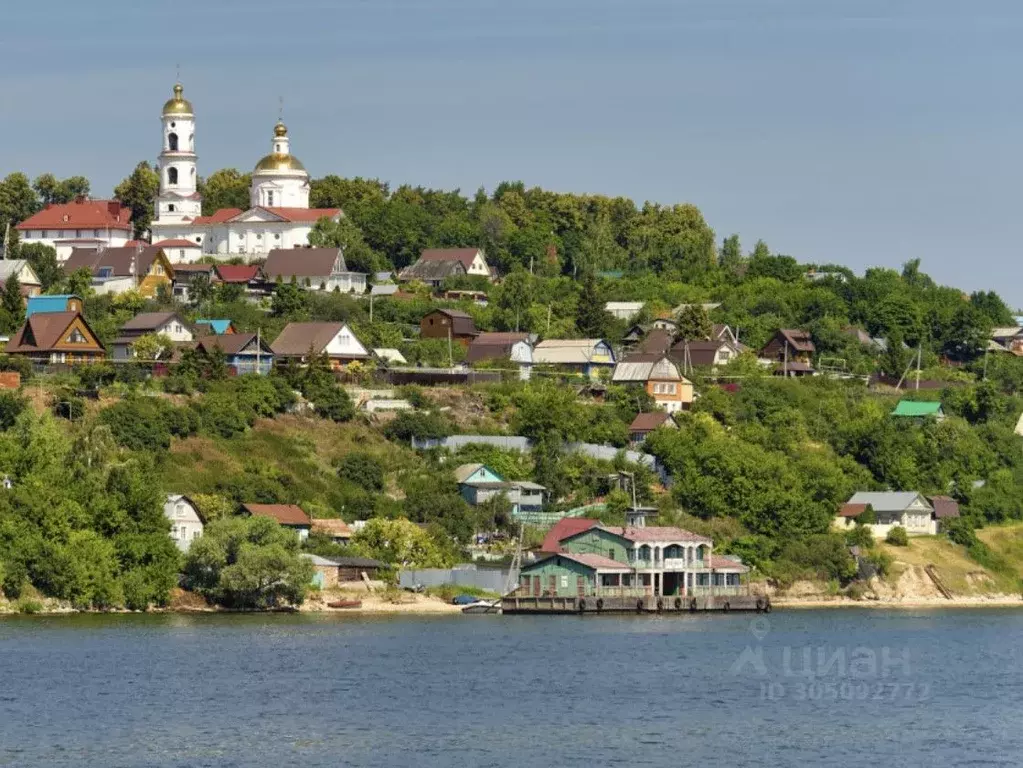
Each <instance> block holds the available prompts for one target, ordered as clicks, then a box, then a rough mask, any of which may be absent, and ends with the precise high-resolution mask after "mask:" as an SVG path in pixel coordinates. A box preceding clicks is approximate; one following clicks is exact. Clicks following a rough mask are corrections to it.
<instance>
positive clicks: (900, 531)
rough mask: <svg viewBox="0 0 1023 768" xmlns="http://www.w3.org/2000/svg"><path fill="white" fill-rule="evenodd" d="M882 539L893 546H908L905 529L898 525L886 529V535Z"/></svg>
mask: <svg viewBox="0 0 1023 768" xmlns="http://www.w3.org/2000/svg"><path fill="white" fill-rule="evenodd" d="M884 540H885V541H886V542H888V543H889V544H891V545H892V546H893V547H906V546H909V536H908V535H907V534H906V529H905V528H903V527H901V526H898V525H896V526H894V527H893V528H892V529H891V530H889V531H888V535H887V536H885V539H884Z"/></svg>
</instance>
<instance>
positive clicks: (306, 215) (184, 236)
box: [151, 84, 341, 260]
mask: <svg viewBox="0 0 1023 768" xmlns="http://www.w3.org/2000/svg"><path fill="white" fill-rule="evenodd" d="M196 117H197V113H196V110H195V109H194V108H193V106H192V103H191V102H190V101H187V100H186V99H185V98H184V96H183V88H182V86H181V85H180V84H178V85H176V86H175V87H174V97H173V98H172V99H171V100H170V101H168V102H167V103H166V104H164V107H163V113H162V121H163V127H162V135H161V142H162V151H161V153H160V160H159V170H160V191H159V194H158V196H157V206H156V214H157V216H156V219H155V220H154V221H153V223H152V225H151V229H152V233H153V239H154V240H157V241H162V240H187V241H189V242H190V243H195V244H197V245H198V246H200V247H201V249H202V254H205V255H210V256H212V255H217V256H242V257H244V258H246V260H255V259H265V258H266V256H267V254H268V253H270V251H272V250H274V249H277V248H285V249H292V248H305V247H307V246H308V245H309V235H310V233H311V232H312V229H313V225H315V224H316V222H317V221H319V220H320V219H324V218H326V219H330V220H333V221H339V220H340V218H341V210H340V209H339V208H310V207H309V173H308V171H306V169H305V166H303V165H302V163H301V161H300V160H299V159H298V158H297V157H295V156H294V155H293V154H291V139H290V137H289V135H288V129H287V127H286V126H285V125H284V123H283V122H281V121H278V122H277V124H276V125H275V126H274V128H273V133H272V136H271V137H270V147H269V149H270V151H269V153H268V154H267V155H265V156H264V157H263V158H262V159H260V160H259V161H258V162H257V163H256V165H255V168H254V169H253V171H252V181H251V184H250V186H249V207H248V208H247V209H244V210H243V209H241V208H224V209H221V210H219V211H216V212H214V213H212V214H209V213H208V214H205V215H203V214H202V213H201V197H200V196H199V194H198V189H197V186H196V179H197V178H198V171H197V156H196V154H195V134H196V131H197V128H198V125H197V121H196Z"/></svg>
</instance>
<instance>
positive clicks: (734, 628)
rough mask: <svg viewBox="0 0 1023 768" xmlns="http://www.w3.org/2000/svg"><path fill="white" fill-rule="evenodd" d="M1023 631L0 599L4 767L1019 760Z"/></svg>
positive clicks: (794, 620) (800, 615) (848, 621)
mask: <svg viewBox="0 0 1023 768" xmlns="http://www.w3.org/2000/svg"><path fill="white" fill-rule="evenodd" d="M1021 640H1023V612H1013V611H999V610H974V611H955V612H951V611H949V612H936V611H931V612H925V611H920V612H909V611H899V612H882V611H874V610H865V611H860V610H833V611H812V612H811V611H787V612H786V611H776V612H774V613H772V614H770V615H769V616H767V617H760V618H756V617H753V616H742V615H737V614H733V615H731V616H720V615H718V616H688V615H687V616H683V617H673V618H644V617H621V618H610V617H602V618H576V617H561V618H531V617H528V618H527V617H505V618H501V617H485V616H477V617H454V618H441V619H430V618H405V617H403V618H386V619H383V618H375V619H362V618H357V617H353V616H342V617H336V616H331V617H305V616H282V615H275V616H252V617H249V616H196V617H191V616H187V617H186V616H115V617H95V616H84V617H67V618H58V617H19V618H9V619H0V765H11V766H19V768H21V767H34V766H77V767H80V768H82V767H86V766H96V767H97V768H98V767H100V766H102V767H103V768H108V767H113V766H192V767H194V766H246V767H247V768H250V767H251V768H261V767H263V766H274V767H275V768H277V767H278V766H302V768H317V767H318V766H339V765H353V766H417V767H429V766H452V765H458V766H461V765H466V766H514V767H515V768H521V766H586V767H587V768H597V767H598V766H608V765H616V764H617V765H626V766H629V767H630V768H632V767H633V766H679V765H713V766H715V768H728V767H730V766H747V765H748V766H754V765H756V766H759V765H800V766H803V765H806V766H842V767H843V768H848V767H849V766H861V765H901V766H924V765H926V766H933V765H948V766H967V765H985V766H988V765H991V766H994V765H1005V766H1018V765H1021V764H1023V726H1021V723H1023V665H1021V652H1020V651H1019V648H1020V647H1021ZM806 673H811V674H813V677H809V676H807V675H806Z"/></svg>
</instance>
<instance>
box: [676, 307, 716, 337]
mask: <svg viewBox="0 0 1023 768" xmlns="http://www.w3.org/2000/svg"><path fill="white" fill-rule="evenodd" d="M675 322H676V323H678V337H679V338H680V339H687V340H689V341H703V340H704V339H709V338H710V336H711V333H713V330H714V326H713V324H712V323H711V322H710V317H708V316H707V310H705V309H704V308H703V307H702V306H701V305H699V304H686V305H685V306H684V307H682V309H681V311H680V312H679V313H678V316H677V317H676V318H675Z"/></svg>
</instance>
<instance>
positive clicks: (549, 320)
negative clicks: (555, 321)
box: [546, 304, 551, 336]
mask: <svg viewBox="0 0 1023 768" xmlns="http://www.w3.org/2000/svg"><path fill="white" fill-rule="evenodd" d="M546 335H547V336H550V335H551V305H550V304H548V305H547V333H546Z"/></svg>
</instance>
